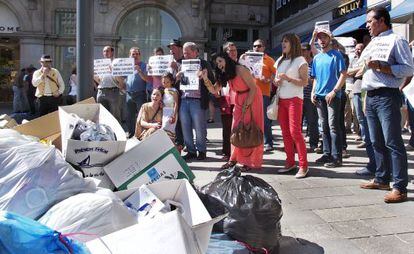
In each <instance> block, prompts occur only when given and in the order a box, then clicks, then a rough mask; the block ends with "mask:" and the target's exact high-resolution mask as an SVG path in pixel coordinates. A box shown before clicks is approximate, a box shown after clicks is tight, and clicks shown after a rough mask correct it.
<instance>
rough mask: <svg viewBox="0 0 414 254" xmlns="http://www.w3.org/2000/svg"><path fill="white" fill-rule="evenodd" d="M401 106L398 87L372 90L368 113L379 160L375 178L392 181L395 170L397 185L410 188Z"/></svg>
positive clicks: (394, 186) (399, 187)
mask: <svg viewBox="0 0 414 254" xmlns="http://www.w3.org/2000/svg"><path fill="white" fill-rule="evenodd" d="M400 107H401V98H400V91H399V90H398V89H386V88H380V89H377V90H374V91H368V96H367V99H366V117H367V122H368V127H369V131H370V138H371V141H372V145H373V146H374V153H375V162H376V164H377V170H376V172H375V181H376V182H378V183H383V184H388V183H389V182H390V181H391V179H390V173H391V172H392V176H393V178H394V185H393V188H395V189H398V190H399V191H401V192H407V183H408V173H407V170H408V169H407V152H406V150H405V147H404V143H403V139H402V136H401V126H400V123H401V112H400Z"/></svg>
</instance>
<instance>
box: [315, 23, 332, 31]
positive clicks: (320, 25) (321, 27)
mask: <svg viewBox="0 0 414 254" xmlns="http://www.w3.org/2000/svg"><path fill="white" fill-rule="evenodd" d="M315 30H319V31H320V30H326V31H331V29H330V26H329V21H318V22H316V23H315Z"/></svg>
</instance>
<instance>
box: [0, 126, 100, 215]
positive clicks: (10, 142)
mask: <svg viewBox="0 0 414 254" xmlns="http://www.w3.org/2000/svg"><path fill="white" fill-rule="evenodd" d="M94 191H96V186H95V184H94V183H93V181H90V180H86V179H83V178H82V176H80V175H79V173H78V172H77V171H75V170H74V169H73V168H72V166H70V165H69V164H68V163H67V162H66V161H65V160H64V159H63V157H62V155H61V154H60V152H59V151H58V150H57V149H56V148H55V147H53V146H47V145H44V144H41V143H39V142H37V141H35V139H33V138H31V137H28V136H23V135H21V134H20V133H18V132H17V131H14V130H0V210H7V211H10V212H15V213H18V214H20V215H24V216H27V217H30V218H32V219H37V218H38V217H40V216H41V215H42V214H43V213H45V212H46V211H47V210H48V209H49V208H50V207H51V206H53V205H54V204H55V203H57V202H59V201H61V200H63V199H65V198H67V197H70V196H72V195H75V194H77V193H80V192H94Z"/></svg>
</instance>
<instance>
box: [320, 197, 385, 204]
mask: <svg viewBox="0 0 414 254" xmlns="http://www.w3.org/2000/svg"><path fill="white" fill-rule="evenodd" d="M326 199H327V201H328V202H335V203H338V204H340V206H342V207H349V206H366V205H380V206H381V205H382V204H384V201H383V199H380V198H377V197H376V196H362V195H360V196H357V195H352V196H337V197H328V198H326ZM381 207H382V206H381Z"/></svg>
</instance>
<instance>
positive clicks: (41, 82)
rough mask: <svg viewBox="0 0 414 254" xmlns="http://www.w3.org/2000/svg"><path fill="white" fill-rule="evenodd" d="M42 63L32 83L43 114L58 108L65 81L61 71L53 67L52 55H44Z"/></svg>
mask: <svg viewBox="0 0 414 254" xmlns="http://www.w3.org/2000/svg"><path fill="white" fill-rule="evenodd" d="M40 64H41V65H42V67H41V68H40V69H39V70H37V71H35V72H34V73H33V78H32V84H33V86H34V87H36V94H35V95H36V97H37V98H38V100H39V114H40V116H43V115H46V114H48V113H50V112H53V111H56V110H57V109H58V106H59V102H60V99H61V95H62V93H63V91H64V90H65V83H64V82H63V79H62V76H61V75H60V73H59V71H58V70H56V69H55V68H52V58H51V57H50V55H42V57H41V58H40Z"/></svg>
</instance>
